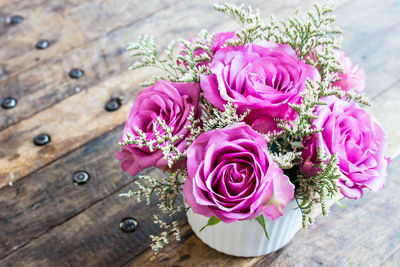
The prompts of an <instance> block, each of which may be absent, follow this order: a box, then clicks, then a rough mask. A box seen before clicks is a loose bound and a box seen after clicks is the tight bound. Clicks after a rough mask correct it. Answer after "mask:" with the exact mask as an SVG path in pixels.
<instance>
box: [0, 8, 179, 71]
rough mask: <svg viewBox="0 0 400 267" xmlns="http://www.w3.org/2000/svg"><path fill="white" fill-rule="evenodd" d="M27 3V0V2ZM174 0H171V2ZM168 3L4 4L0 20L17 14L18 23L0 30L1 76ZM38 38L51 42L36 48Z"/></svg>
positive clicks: (35, 62)
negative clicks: (40, 48) (19, 17)
mask: <svg viewBox="0 0 400 267" xmlns="http://www.w3.org/2000/svg"><path fill="white" fill-rule="evenodd" d="M27 3H30V4H29V5H27ZM172 3H173V1H171V4H172ZM167 6H168V4H167V3H166V1H163V0H152V1H144V2H142V3H140V4H137V2H135V1H125V0H116V1H93V0H92V1H68V2H65V1H49V0H47V1H43V0H42V1H36V2H34V3H31V2H30V1H18V2H16V3H10V4H8V5H5V6H3V7H2V8H1V9H2V12H1V13H0V21H4V20H5V19H6V17H8V16H11V15H13V14H18V15H21V16H23V17H24V21H23V22H22V23H20V24H19V25H12V26H10V25H7V24H6V23H2V25H0V27H1V28H2V29H0V32H3V34H2V37H1V38H0V47H1V48H0V58H1V59H2V62H1V65H0V67H1V68H2V69H3V73H5V75H3V79H4V78H6V76H10V77H12V76H15V75H16V74H18V73H21V72H23V71H25V70H26V69H29V68H31V67H33V66H35V65H38V64H42V63H43V62H44V61H46V60H49V59H54V57H56V58H59V57H62V55H63V53H65V52H66V51H69V50H70V49H72V48H77V47H79V46H81V45H82V44H84V43H87V42H89V41H91V40H94V39H97V38H98V37H100V36H105V35H107V34H108V33H109V32H111V31H115V30H117V29H118V28H121V27H126V26H127V25H131V24H134V23H135V22H137V21H139V20H142V19H144V18H146V17H148V16H150V15H151V14H154V13H155V12H158V11H159V10H162V9H165V8H166V7H167ZM127 10H129V12H124V11H127ZM40 39H47V40H49V41H50V43H51V46H50V47H49V48H47V49H45V50H38V49H35V45H36V43H37V42H38V41H39V40H40Z"/></svg>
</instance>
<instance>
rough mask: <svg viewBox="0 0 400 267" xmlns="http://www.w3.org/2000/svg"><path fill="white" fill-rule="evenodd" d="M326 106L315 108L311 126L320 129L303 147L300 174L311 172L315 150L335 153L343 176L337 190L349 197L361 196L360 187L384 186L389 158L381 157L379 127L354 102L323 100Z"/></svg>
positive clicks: (383, 140)
mask: <svg viewBox="0 0 400 267" xmlns="http://www.w3.org/2000/svg"><path fill="white" fill-rule="evenodd" d="M325 101H327V103H328V105H326V106H318V107H317V109H316V116H318V119H316V120H314V125H315V126H316V127H317V128H320V129H323V131H322V132H321V133H317V134H314V135H313V136H312V137H311V139H310V140H309V141H308V142H307V143H306V144H305V147H306V148H305V150H304V151H303V159H304V163H303V166H302V170H303V172H307V171H309V170H310V169H311V166H312V164H313V162H315V160H316V157H317V151H318V147H320V148H321V149H322V151H323V152H324V153H325V154H328V155H332V154H333V153H337V155H338V158H339V168H340V171H341V172H342V174H343V175H342V176H341V178H340V181H339V188H340V191H341V192H342V194H343V195H345V196H346V197H348V198H353V199H358V198H361V197H362V194H363V190H362V189H363V188H365V187H366V188H368V189H370V190H371V191H374V192H376V191H378V190H380V189H382V188H383V187H384V185H385V177H386V169H387V167H388V164H389V163H390V159H388V158H386V157H385V156H384V153H385V151H386V145H387V137H386V134H385V132H384V131H383V130H382V128H381V126H380V125H379V124H378V123H377V122H375V121H374V120H373V119H372V117H371V116H370V115H369V114H368V113H367V112H366V111H365V110H363V109H361V108H359V107H357V105H356V104H355V103H349V102H346V101H344V100H340V99H338V98H336V97H329V98H327V99H325Z"/></svg>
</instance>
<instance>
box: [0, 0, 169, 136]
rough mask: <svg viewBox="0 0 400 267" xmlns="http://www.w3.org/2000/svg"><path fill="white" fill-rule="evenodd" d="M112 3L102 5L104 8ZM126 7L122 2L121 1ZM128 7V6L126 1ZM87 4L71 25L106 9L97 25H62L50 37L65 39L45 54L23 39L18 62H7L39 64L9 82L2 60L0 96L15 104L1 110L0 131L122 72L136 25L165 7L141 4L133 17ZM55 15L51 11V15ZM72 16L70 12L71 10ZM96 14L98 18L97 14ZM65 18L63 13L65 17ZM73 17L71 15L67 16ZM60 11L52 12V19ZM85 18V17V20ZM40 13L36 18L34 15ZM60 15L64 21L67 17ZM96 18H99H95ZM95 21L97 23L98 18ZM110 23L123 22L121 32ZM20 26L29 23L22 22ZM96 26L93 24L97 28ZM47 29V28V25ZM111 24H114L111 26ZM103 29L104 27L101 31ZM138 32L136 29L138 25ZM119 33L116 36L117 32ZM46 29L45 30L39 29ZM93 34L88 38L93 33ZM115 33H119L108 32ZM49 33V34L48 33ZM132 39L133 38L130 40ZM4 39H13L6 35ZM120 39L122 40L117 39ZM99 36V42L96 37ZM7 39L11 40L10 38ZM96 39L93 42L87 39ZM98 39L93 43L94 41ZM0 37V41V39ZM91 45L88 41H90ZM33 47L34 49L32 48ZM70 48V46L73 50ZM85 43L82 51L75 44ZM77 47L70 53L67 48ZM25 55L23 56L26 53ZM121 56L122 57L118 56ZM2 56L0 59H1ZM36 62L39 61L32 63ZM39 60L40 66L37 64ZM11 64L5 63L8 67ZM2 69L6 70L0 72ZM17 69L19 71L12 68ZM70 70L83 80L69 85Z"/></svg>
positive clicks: (6, 47)
mask: <svg viewBox="0 0 400 267" xmlns="http://www.w3.org/2000/svg"><path fill="white" fill-rule="evenodd" d="M111 2H112V1H109V2H107V3H108V5H109V4H110V3H111ZM122 2H124V3H125V1H122ZM130 3H131V4H132V2H130ZM89 4H90V2H88V3H87V6H86V7H85V8H83V7H82V8H83V10H81V9H82V8H81V9H78V11H79V12H81V13H79V14H75V15H74V14H72V15H70V16H73V17H72V19H73V20H74V21H77V22H79V21H86V20H85V19H82V18H85V17H86V16H85V15H84V12H89V13H90V14H91V16H90V17H93V16H96V14H97V13H99V12H98V9H102V8H104V9H105V10H109V11H107V12H106V11H103V12H101V13H99V14H102V16H103V17H105V18H103V19H102V20H103V21H102V22H100V21H99V22H98V23H97V21H96V18H92V21H91V23H92V24H93V25H91V24H89V25H87V26H85V27H84V26H79V25H76V23H75V24H71V23H67V22H66V26H65V27H64V26H63V27H64V28H65V31H67V32H68V33H69V35H68V34H66V33H63V32H60V30H57V29H55V33H56V34H57V35H58V34H61V35H60V36H59V37H60V38H61V37H62V38H66V40H67V41H64V40H57V42H56V41H52V39H51V38H50V37H49V38H47V39H49V40H50V41H51V42H53V43H54V44H52V45H51V46H50V47H49V48H47V49H45V50H37V49H34V48H33V46H34V44H36V42H37V40H38V39H37V38H33V37H32V36H30V35H26V34H24V35H23V37H24V38H27V39H29V42H30V44H29V45H30V46H29V48H28V47H25V48H19V47H18V46H16V47H15V48H14V49H13V51H14V50H16V51H17V52H18V53H19V54H22V55H21V56H20V57H19V58H15V57H12V58H10V60H9V61H10V62H11V63H12V64H20V65H21V66H26V65H29V64H26V62H29V63H33V62H37V61H38V60H39V61H41V63H40V64H35V66H34V67H32V68H28V69H25V70H24V71H21V73H19V74H18V75H11V76H9V77H8V75H9V73H11V70H10V68H11V67H9V66H7V65H4V64H8V63H7V61H6V62H4V63H1V62H0V70H1V71H0V72H2V73H3V74H4V73H5V76H4V75H3V76H4V77H3V79H5V80H4V81H3V82H0V95H1V96H2V97H4V96H13V97H15V98H17V99H18V105H17V107H16V108H14V109H12V110H6V111H4V110H0V114H1V116H0V129H4V128H6V127H7V126H9V125H11V124H15V123H16V122H18V121H20V120H21V119H24V118H28V117H30V116H31V115H33V114H35V113H37V112H39V111H41V110H44V109H46V108H48V107H49V106H52V105H54V104H55V103H58V102H60V101H61V100H63V99H65V98H67V97H69V96H71V95H73V94H76V93H77V92H79V91H81V90H84V89H86V88H88V87H90V86H93V85H95V84H97V83H99V82H100V81H102V80H104V79H105V78H107V77H110V76H111V75H112V74H113V73H115V72H118V73H120V72H121V71H123V70H127V69H128V66H129V64H130V63H131V62H132V59H131V58H130V57H129V55H127V54H126V53H124V52H125V49H124V48H125V47H126V45H127V44H128V43H129V41H131V40H132V38H134V36H135V37H136V34H135V32H132V30H133V31H134V30H135V29H136V28H137V27H138V26H135V22H137V21H139V20H141V19H143V18H145V17H147V16H149V15H150V14H152V13H154V12H156V11H158V10H160V9H163V8H165V7H166V5H165V4H162V2H158V1H152V2H151V3H150V2H146V4H144V5H140V8H136V9H134V10H135V11H133V12H130V13H128V12H122V10H124V9H122V10H121V9H120V8H121V7H125V8H127V9H129V10H130V9H133V8H132V7H130V6H129V5H128V4H121V5H120V4H119V3H118V2H117V3H113V4H112V5H113V6H116V7H114V9H112V8H108V7H107V6H106V5H105V3H103V4H97V5H96V8H97V9H96V8H95V9H94V10H91V8H90V7H91V5H89ZM54 12H55V11H54ZM71 12H72V11H71ZM96 12H97V13H96ZM67 13H68V12H67ZM72 13H73V12H72ZM117 13H123V14H124V15H123V16H122V17H121V18H119V16H118V14H117ZM57 14H59V12H55V15H57ZM90 14H89V15H90ZM39 15H40V14H38V16H39ZM65 16H67V17H68V14H66V15H65ZM99 16H100V15H99ZM107 17H110V18H109V19H107ZM98 20H100V18H98ZM114 20H117V21H121V22H124V23H125V24H128V25H125V26H126V27H122V28H121V26H122V25H120V22H119V23H114ZM23 23H29V22H26V21H23ZM96 23H97V24H96ZM107 23H110V26H108V27H106V26H105V25H104V24H107ZM47 24H49V23H48V22H47ZM113 24H117V25H115V26H114V27H112V26H113ZM22 26H23V25H22V23H21V25H15V26H14V27H15V28H17V27H22ZM102 26H104V28H102ZM74 27H78V28H82V30H85V29H86V28H90V30H89V29H86V32H85V31H82V30H80V31H79V32H80V33H81V34H82V38H84V40H81V41H79V39H77V37H73V36H74V33H75V30H74ZM139 27H140V26H139ZM119 28H121V29H122V30H121V31H118V30H117V29H119ZM44 30H46V29H44ZM92 31H93V33H92ZM110 31H117V32H118V33H119V34H118V33H114V32H110ZM52 32H53V31H50V32H49V33H48V34H50V33H52ZM132 34H133V35H132ZM7 36H13V35H12V34H8V35H7ZM121 36H123V38H121ZM97 37H98V38H97ZM10 38H11V37H10ZM93 38H95V40H92V39H93ZM96 38H97V39H96ZM1 39H2V38H0V40H1ZM12 40H13V41H14V42H17V43H18V40H15V39H12ZM90 40H92V41H91V42H89V41H90ZM32 43H33V44H32ZM69 43H73V44H74V45H75V46H73V45H72V44H69ZM78 44H79V45H82V44H84V45H83V46H82V47H81V46H79V45H78ZM3 47H4V48H3V49H0V53H1V51H2V52H3V53H5V54H6V53H7V52H8V50H10V49H9V47H11V44H8V46H7V45H6V46H3ZM74 47H76V48H75V49H72V48H74ZM22 51H29V53H30V54H28V55H26V53H23V52H22ZM27 53H28V52H27ZM122 54H123V55H122ZM0 57H1V56H0ZM36 59H38V60H36ZM42 61H43V62H42ZM11 63H10V64H11ZM2 64H3V65H4V66H5V67H2ZM15 68H16V69H19V68H20V66H16V67H15ZM72 68H81V69H83V70H84V72H85V75H84V76H83V77H82V78H81V79H79V80H74V79H71V78H69V77H68V72H69V71H70V70H71V69H72Z"/></svg>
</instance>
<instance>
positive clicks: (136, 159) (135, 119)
mask: <svg viewBox="0 0 400 267" xmlns="http://www.w3.org/2000/svg"><path fill="white" fill-rule="evenodd" d="M199 101H200V88H199V85H198V84H197V83H172V82H169V81H163V80H160V81H158V82H157V83H156V84H155V85H153V86H151V87H148V88H146V89H145V90H143V91H142V92H140V93H139V95H138V96H137V98H136V101H135V103H134V104H133V107H132V109H131V112H130V114H129V118H128V120H127V122H126V124H125V128H124V132H123V135H122V139H121V141H123V140H124V139H125V136H126V134H128V133H130V134H132V135H133V136H135V137H137V136H138V135H137V133H136V130H135V129H136V128H139V129H140V130H142V131H143V132H144V133H146V135H147V138H148V140H150V139H156V138H155V136H154V132H153V122H155V121H157V117H160V118H161V119H162V120H164V121H165V122H166V123H167V125H168V126H169V127H173V128H174V130H173V134H174V135H175V136H179V135H183V139H180V140H179V141H177V143H175V145H176V146H177V147H178V149H179V150H180V151H181V152H182V151H183V150H184V149H185V148H186V142H185V137H187V136H188V134H189V131H188V130H187V129H185V126H186V125H188V124H190V122H189V121H188V120H187V118H188V116H189V114H190V112H191V109H192V107H194V110H195V114H196V118H200V117H201V108H200V102H199ZM157 125H159V124H158V123H157ZM158 130H159V131H160V132H161V133H164V131H163V129H162V128H161V127H158ZM116 157H117V159H118V160H121V161H122V163H121V167H122V169H123V170H124V171H128V172H129V174H131V175H135V174H137V173H139V172H140V171H142V170H144V169H146V168H149V167H153V166H155V167H158V168H167V166H168V164H167V161H166V160H164V159H163V153H162V152H161V151H160V150H154V151H153V152H150V150H149V149H148V148H147V147H145V146H143V147H141V148H140V147H138V146H137V145H135V144H132V145H126V146H123V147H122V151H121V152H117V153H116Z"/></svg>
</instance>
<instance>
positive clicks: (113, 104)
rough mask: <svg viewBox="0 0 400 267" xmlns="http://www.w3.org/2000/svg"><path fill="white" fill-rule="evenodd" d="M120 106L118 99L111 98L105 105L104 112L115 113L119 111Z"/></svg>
mask: <svg viewBox="0 0 400 267" xmlns="http://www.w3.org/2000/svg"><path fill="white" fill-rule="evenodd" d="M120 106H121V100H120V99H119V98H116V97H114V98H111V99H110V100H109V101H108V102H107V103H106V105H105V107H104V108H105V110H107V111H109V112H112V111H116V110H117V109H119V108H120Z"/></svg>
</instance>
